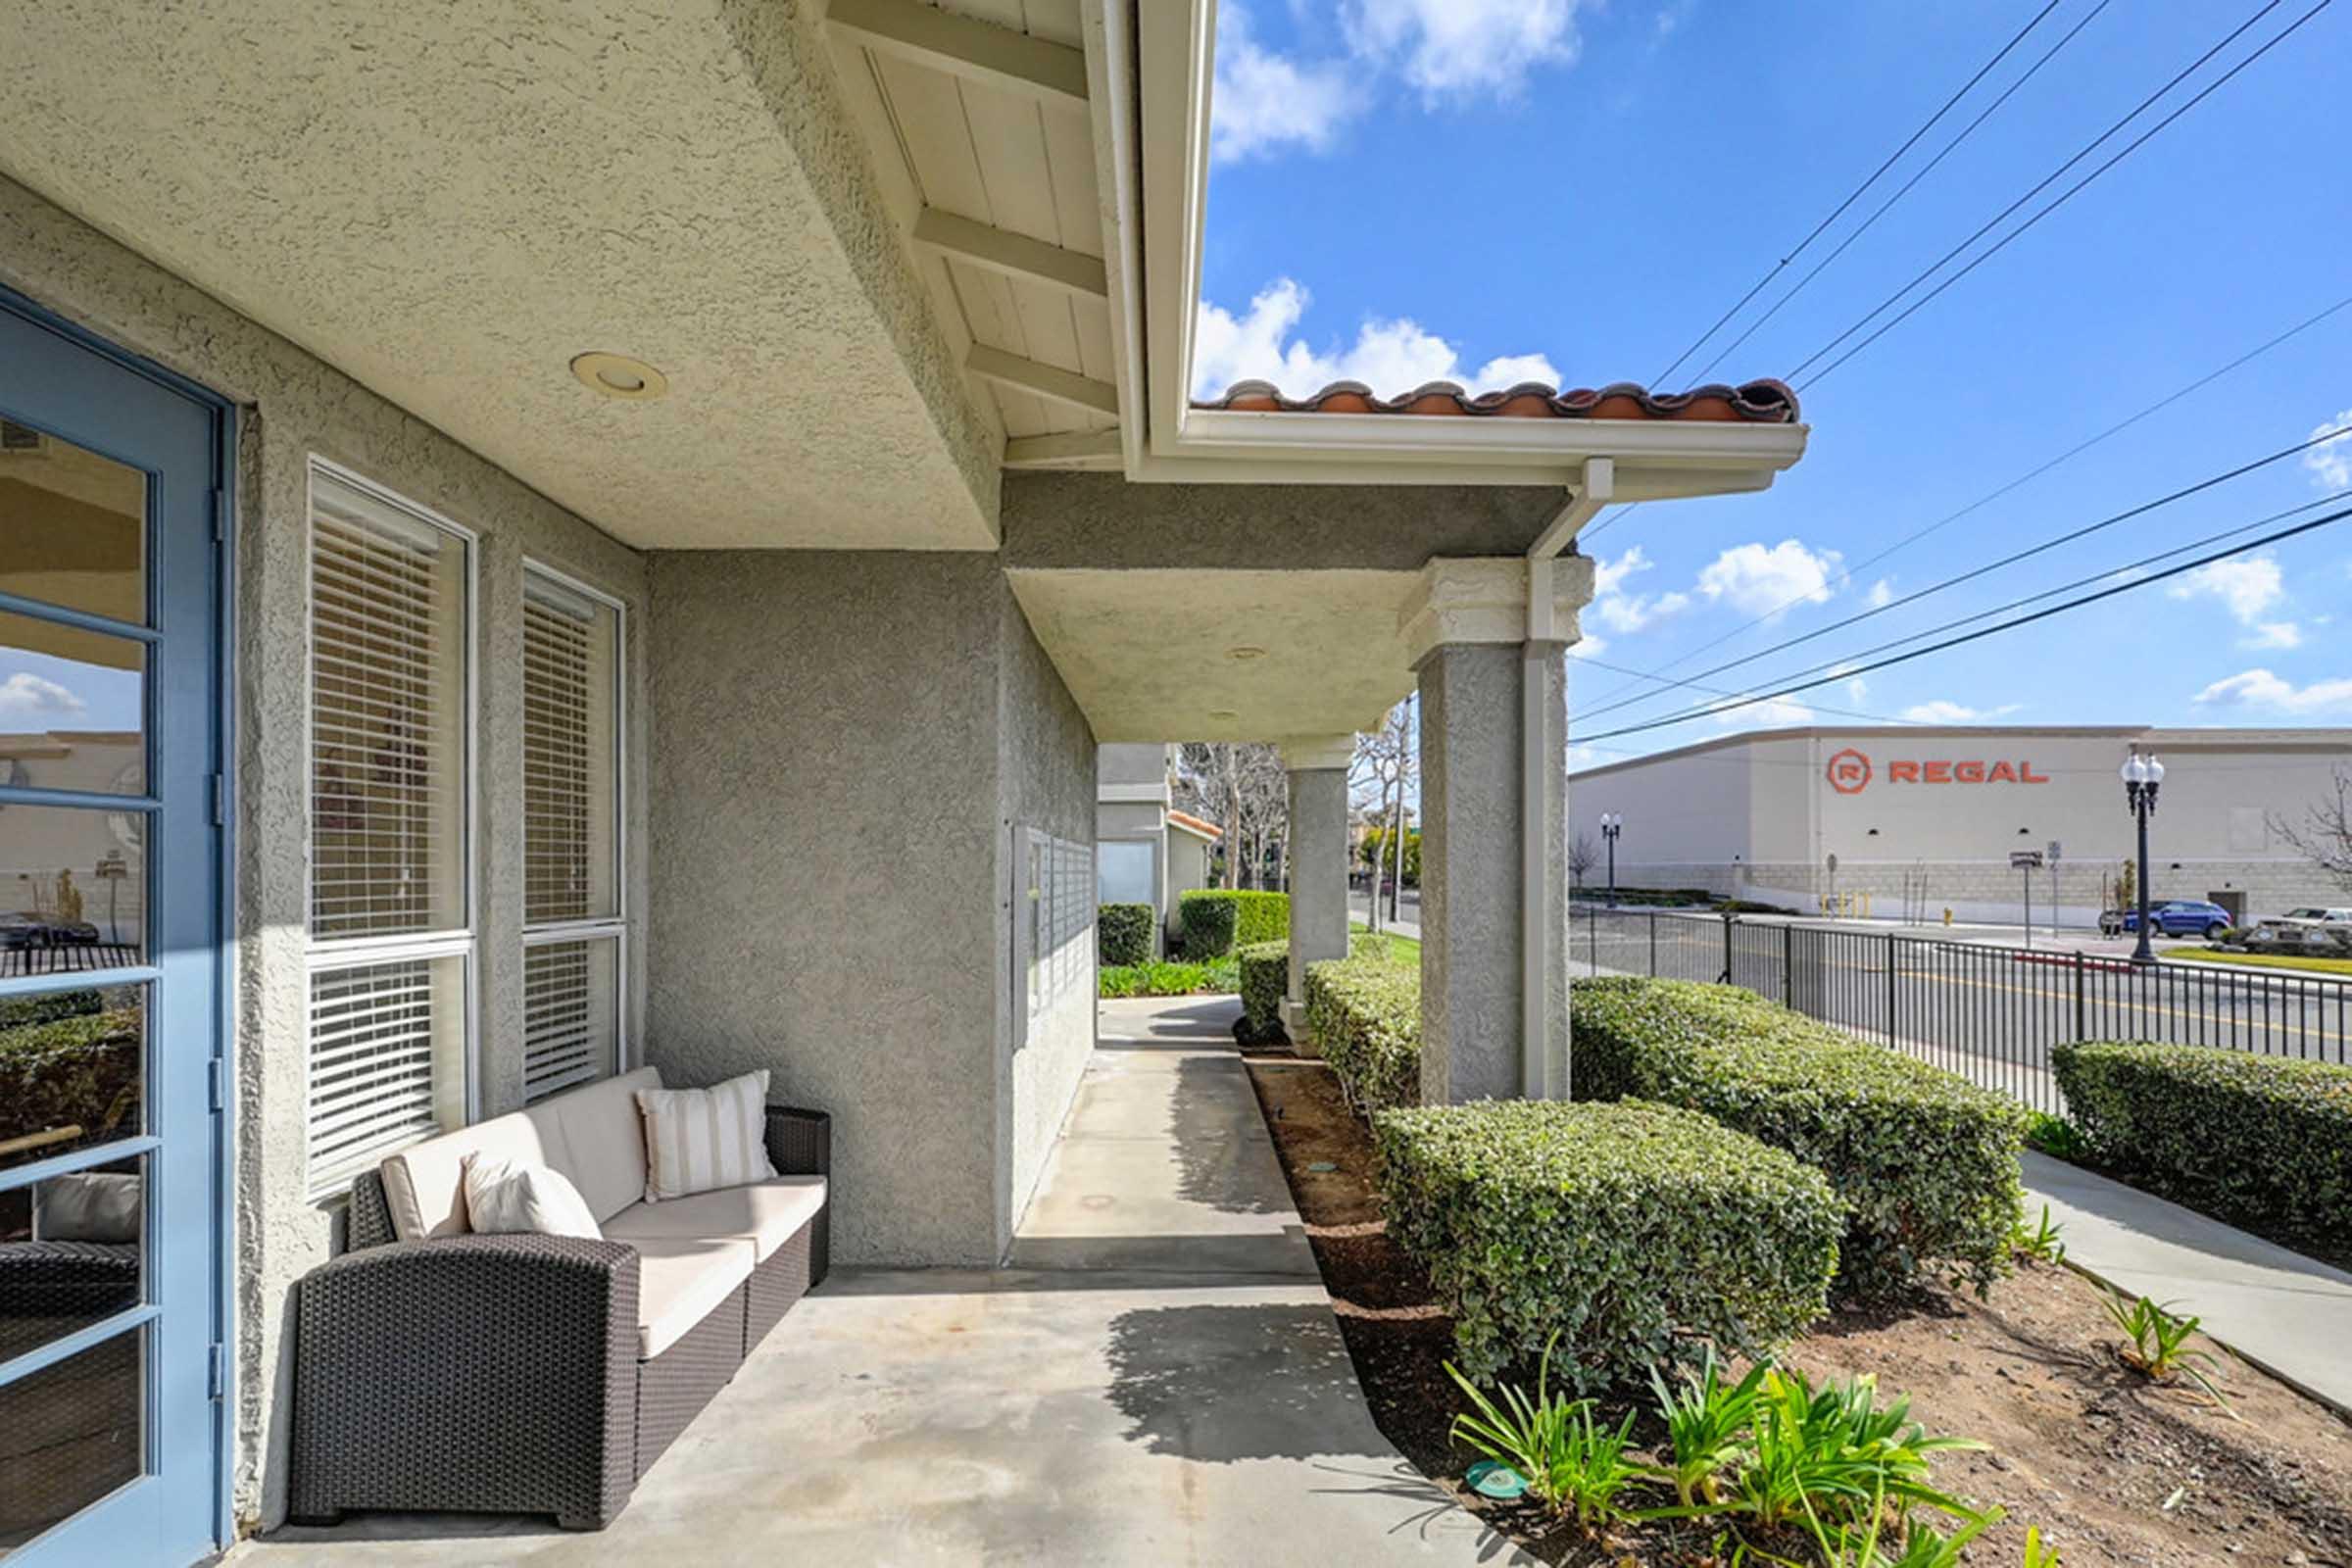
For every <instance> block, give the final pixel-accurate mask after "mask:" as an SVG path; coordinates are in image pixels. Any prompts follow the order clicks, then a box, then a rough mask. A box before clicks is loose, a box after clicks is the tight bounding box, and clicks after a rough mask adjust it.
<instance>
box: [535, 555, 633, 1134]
mask: <svg viewBox="0 0 2352 1568" xmlns="http://www.w3.org/2000/svg"><path fill="white" fill-rule="evenodd" d="M533 577H540V578H543V579H545V580H546V581H548V582H550V583H552V584H554V585H555V586H557V587H558V588H561V589H563V590H564V591H565V592H567V593H574V594H577V595H579V596H580V597H581V598H583V599H587V600H591V601H593V602H595V603H596V604H599V605H602V606H604V607H605V608H606V609H608V610H610V611H612V612H613V758H612V767H613V912H612V913H611V914H610V915H599V916H596V917H594V918H591V919H586V920H547V921H541V922H537V923H533V922H532V921H531V920H530V919H529V917H528V916H527V915H526V916H525V917H524V921H523V928H522V945H523V948H524V950H525V951H526V952H527V951H528V950H530V949H532V948H538V947H552V946H556V945H558V944H562V943H566V942H610V943H611V944H612V945H613V1009H614V1013H615V1016H614V1018H613V1076H614V1077H618V1076H619V1075H620V1074H622V1073H624V1072H627V1071H629V1070H630V1068H632V1067H633V1066H635V1065H636V1051H635V1046H636V1042H635V1041H634V1040H633V1039H632V1038H631V1034H630V1030H629V1019H630V1010H629V998H630V991H631V988H630V985H629V922H630V908H629V878H628V867H629V607H628V605H627V603H626V602H624V601H623V600H621V599H620V598H619V597H618V596H617V595H614V594H611V593H607V592H606V591H605V590H604V589H602V588H599V587H597V586H596V585H595V584H593V583H589V582H583V581H582V580H581V579H579V578H578V577H575V576H573V575H572V574H571V573H569V572H567V571H564V570H563V569H562V568H561V567H557V566H551V565H549V564H547V563H545V562H543V561H540V560H538V559H536V558H534V557H529V556H526V557H524V558H523V563H522V579H523V594H524V596H525V597H526V598H527V597H528V595H529V593H530V580H531V578H533ZM515 613H516V614H517V615H519V614H520V613H522V607H521V605H520V604H519V603H518V604H517V605H516V607H515ZM524 766H525V768H526V769H527V768H528V766H529V763H528V760H527V759H526V760H525V762H524ZM520 830H521V831H522V833H523V834H524V835H525V839H524V845H525V855H526V857H527V855H528V834H529V831H530V828H529V824H528V823H527V822H525V823H523V824H520ZM590 1081H592V1082H593V1081H594V1080H590ZM567 1087H572V1086H567ZM561 1092H562V1091H557V1093H561ZM526 1099H527V1089H526Z"/></svg>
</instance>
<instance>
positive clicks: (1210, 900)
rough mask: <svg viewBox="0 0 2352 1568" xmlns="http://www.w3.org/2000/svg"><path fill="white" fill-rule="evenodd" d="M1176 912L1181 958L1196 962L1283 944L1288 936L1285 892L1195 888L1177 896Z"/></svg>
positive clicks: (1289, 926)
mask: <svg viewBox="0 0 2352 1568" xmlns="http://www.w3.org/2000/svg"><path fill="white" fill-rule="evenodd" d="M1176 912H1177V924H1178V926H1179V927H1180V928H1181V929H1182V930H1183V932H1184V956H1186V957H1188V958H1190V959H1192V960H1193V961H1194V962H1196V963H1199V962H1201V961H1203V960H1205V959H1208V958H1222V957H1224V956H1226V955H1227V954H1229V953H1231V952H1232V951H1233V950H1234V949H1235V948H1237V947H1242V948H1247V947H1254V946H1256V945H1257V944H1258V943H1260V942H1286V941H1288V940H1289V939H1290V935H1291V896H1290V895H1289V894H1288V893H1258V892H1237V891H1233V890H1229V889H1225V888H1195V889H1194V890H1193V891H1191V892H1190V893H1185V894H1181V895H1179V896H1178V898H1177V900H1176Z"/></svg>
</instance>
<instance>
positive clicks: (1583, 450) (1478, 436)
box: [1181, 409, 1810, 470]
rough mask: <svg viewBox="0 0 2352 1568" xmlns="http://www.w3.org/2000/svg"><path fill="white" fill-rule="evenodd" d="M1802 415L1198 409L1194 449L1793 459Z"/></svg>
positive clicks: (1191, 435)
mask: <svg viewBox="0 0 2352 1568" xmlns="http://www.w3.org/2000/svg"><path fill="white" fill-rule="evenodd" d="M1809 433H1810V431H1809V428H1808V427H1807V426H1805V425H1802V424H1757V423H1748V422H1744V421H1742V422H1739V423H1734V422H1731V421H1728V420H1715V419H1548V418H1547V419H1507V418H1481V417H1475V416H1472V417H1453V418H1447V417H1438V416H1421V415H1410V414H1273V413H1254V412H1243V411H1238V410H1233V409H1193V410H1190V411H1189V413H1188V417H1187V418H1186V420H1185V423H1184V432H1183V437H1182V448H1181V449H1182V451H1183V452H1184V454H1185V455H1186V456H1188V457H1245V456H1253V455H1257V454H1264V455H1266V456H1269V457H1287V458H1326V459H1328V458H1337V457H1342V456H1346V457H1348V458H1350V459H1352V460H1353V461H1355V462H1357V463H1359V464H1413V463H1425V462H1429V461H1432V460H1435V461H1439V462H1446V461H1452V462H1485V463H1492V464H1499V465H1503V466H1516V465H1521V464H1524V465H1527V466H1545V467H1549V466H1559V465H1562V464H1575V465H1578V466H1582V465H1583V463H1584V461H1585V460H1586V459H1588V458H1608V459H1610V460H1612V461H1613V462H1615V463H1616V464H1617V465H1618V466H1620V467H1630V468H1641V467H1673V468H1726V469H1734V470H1741V469H1753V468H1786V467H1788V466H1789V465H1791V464H1793V463H1794V462H1796V460H1797V459H1798V458H1800V457H1802V456H1804V452H1805V440H1806V437H1807V436H1808V434H1809Z"/></svg>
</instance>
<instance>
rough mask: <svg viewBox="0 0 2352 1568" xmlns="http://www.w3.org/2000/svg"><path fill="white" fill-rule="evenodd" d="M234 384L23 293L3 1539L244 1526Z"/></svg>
mask: <svg viewBox="0 0 2352 1568" xmlns="http://www.w3.org/2000/svg"><path fill="white" fill-rule="evenodd" d="M226 418H227V415H226V411H225V410H224V409H223V408H222V407H221V405H219V404H218V403H215V402H213V401H210V400H209V399H207V398H205V397H204V396H203V395H201V394H198V393H195V392H194V391H193V390H192V389H189V388H186V387H183V386H181V385H179V384H178V383H176V382H175V381H173V380H172V379H171V378H169V377H167V376H165V375H164V374H163V373H162V372H160V371H153V370H150V369H147V368H142V367H140V366H138V365H137V364H135V363H134V362H132V361H129V360H128V359H126V358H124V357H122V356H119V355H116V354H114V353H113V352H111V351H109V350H107V349H105V348H104V347H103V346H102V345H97V344H94V343H91V342H89V341H88V340H86V339H84V338H82V337H80V336H78V335H76V334H74V333H73V332H72V331H71V330H70V329H68V328H66V327H64V326H63V325H61V324H60V323H57V322H56V321H54V320H52V319H48V318H46V317H44V316H42V315H41V314H40V313H38V312H37V311H35V310H33V309H32V308H31V307H29V306H27V305H25V304H24V303H23V302H21V301H18V300H16V299H15V297H14V296H11V295H8V294H6V293H5V292H0V1561H5V1562H6V1563H7V1564H8V1565H9V1568H16V1565H18V1564H20V1563H22V1564H37V1565H46V1564H51V1563H69V1562H72V1563H92V1562H108V1563H116V1562H120V1563H163V1564H174V1565H175V1564H179V1563H185V1562H189V1561H192V1560H194V1559H195V1558H197V1557H200V1556H202V1555H204V1554H205V1553H206V1552H207V1551H209V1550H211V1549H212V1547H213V1545H214V1543H215V1536H216V1533H217V1531H218V1530H219V1528H220V1515H221V1508H220V1497H221V1488H220V1475H221V1468H220V1466H221V1402H220V1396H221V1393H222V1392H223V1391H222V1390H221V1387H220V1386H219V1384H220V1379H221V1368H220V1361H219V1357H218V1346H219V1343H220V1340H221V1292H220V1289H219V1273H218V1270H219V1266H220V1262H221V1257H222V1255H223V1254H222V1244H223V1239H224V1235H225V1215H224V1210H223V1206H222V1205H223V1197H222V1192H223V1189H222V1187H221V1181H222V1167H221V1157H220V1156H221V1112H220V1111H219V1110H218V1109H217V1107H216V1099H217V1096H218V1092H219V1089H218V1086H219V1085H220V1084H221V1081H222V1080H221V1078H220V1077H219V1074H220V1072H221V1060H220V1054H221V1039H222V1019H221V996H222V992H221V971H222V965H223V962H224V954H223V949H222V930H223V924H222V907H221V888H222V882H221V877H222V863H221V842H222V837H223V831H224V830H223V829H222V828H221V825H220V823H219V821H218V820H217V817H216V813H217V806H216V802H217V799H218V800H219V802H220V804H221V805H225V797H224V795H220V794H218V792H220V791H221V769H222V766H223V763H222V750H221V707H222V697H221V680H220V641H219V639H220V625H221V561H220V551H219V549H218V548H217V544H216V540H215V537H214V534H215V528H214V516H215V513H216V507H217V506H218V501H217V492H218V491H219V490H220V488H221V483H222V475H223V471H224V468H223V463H222V457H223V451H224V436H225V430H226Z"/></svg>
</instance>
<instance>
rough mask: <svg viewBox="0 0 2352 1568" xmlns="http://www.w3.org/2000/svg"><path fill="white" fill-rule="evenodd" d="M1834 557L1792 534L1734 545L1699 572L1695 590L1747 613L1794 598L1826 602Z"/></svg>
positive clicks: (1776, 608) (1777, 607)
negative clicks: (1769, 541)
mask: <svg viewBox="0 0 2352 1568" xmlns="http://www.w3.org/2000/svg"><path fill="white" fill-rule="evenodd" d="M1838 560H1839V557H1838V552H1837V551H1835V550H1823V551H1819V552H1815V551H1811V550H1808V549H1806V548H1805V547H1804V545H1803V544H1802V543H1800V542H1799V541H1797V540H1794V539H1784V540H1782V541H1781V542H1780V543H1779V544H1777V545H1774V546H1772V547H1771V548H1770V549H1766V548H1765V547H1764V546H1763V545H1760V544H1745V545H1736V546H1734V547H1733V548H1732V549H1730V550H1726V551H1725V552H1724V553H1723V554H1722V555H1720V556H1717V557H1716V558H1715V559H1714V560H1713V561H1711V562H1709V563H1708V564H1707V565H1706V568H1705V569H1704V570H1703V571H1701V572H1700V573H1699V574H1698V591H1699V592H1700V593H1702V594H1705V595H1706V596H1707V597H1708V598H1709V599H1712V600H1715V601H1717V602H1719V603H1722V604H1728V605H1730V606H1731V607H1732V608H1733V609H1735V610H1739V611H1743V612H1745V613H1748V614H1750V615H1777V614H1779V613H1781V612H1782V611H1784V610H1787V609H1788V608H1789V606H1791V605H1794V604H1814V605H1818V604H1825V603H1827V602H1828V600H1829V598H1830V596H1831V594H1832V593H1833V592H1835V590H1834V589H1833V588H1832V587H1831V586H1830V584H1831V581H1832V579H1834V578H1835V577H1836V576H1837V574H1838Z"/></svg>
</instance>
